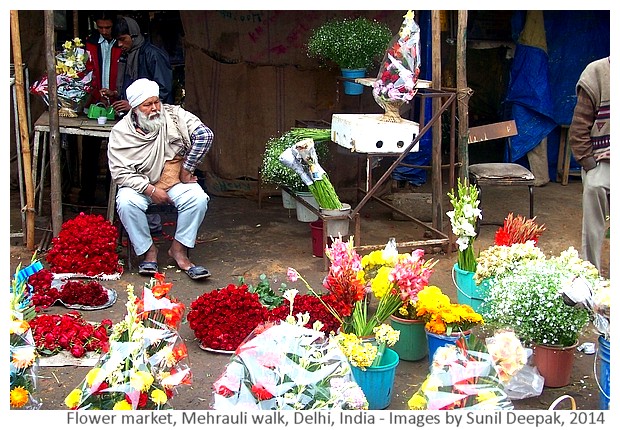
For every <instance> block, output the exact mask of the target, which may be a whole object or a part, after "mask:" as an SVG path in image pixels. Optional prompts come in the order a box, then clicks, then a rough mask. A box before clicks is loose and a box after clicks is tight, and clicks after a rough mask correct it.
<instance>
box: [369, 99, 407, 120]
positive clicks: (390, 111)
mask: <svg viewBox="0 0 620 430" xmlns="http://www.w3.org/2000/svg"><path fill="white" fill-rule="evenodd" d="M375 101H376V102H377V104H378V105H379V106H381V108H382V109H383V110H384V111H385V112H384V113H383V115H382V116H381V118H379V121H383V122H401V121H402V120H403V118H402V117H401V116H400V107H401V106H402V105H403V104H404V103H405V102H404V101H403V100H390V101H387V100H382V99H380V98H375Z"/></svg>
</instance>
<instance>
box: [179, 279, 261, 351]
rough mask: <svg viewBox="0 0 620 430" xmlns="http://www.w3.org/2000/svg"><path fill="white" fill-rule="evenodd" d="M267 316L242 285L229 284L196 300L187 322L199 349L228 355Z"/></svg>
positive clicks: (257, 300) (256, 296) (246, 287)
mask: <svg viewBox="0 0 620 430" xmlns="http://www.w3.org/2000/svg"><path fill="white" fill-rule="evenodd" d="M267 316H268V309H267V308H266V307H265V306H263V304H262V303H261V302H260V300H259V296H258V294H256V293H251V292H250V291H248V286H247V285H245V284H243V285H235V284H229V285H227V286H226V287H224V288H221V289H217V290H213V291H209V292H207V293H204V294H202V295H200V296H199V297H198V298H196V300H194V301H193V302H192V303H191V305H190V310H189V312H188V314H187V321H188V322H189V327H190V328H191V329H192V330H193V331H194V335H195V336H196V339H198V341H199V342H200V347H201V348H202V349H205V350H208V351H215V352H227V353H232V352H234V351H235V350H236V349H237V347H238V346H239V345H240V344H241V342H243V340H244V339H245V338H246V337H248V336H249V335H250V333H251V332H252V330H254V329H255V328H256V326H257V325H259V324H260V323H262V322H264V321H266V320H267Z"/></svg>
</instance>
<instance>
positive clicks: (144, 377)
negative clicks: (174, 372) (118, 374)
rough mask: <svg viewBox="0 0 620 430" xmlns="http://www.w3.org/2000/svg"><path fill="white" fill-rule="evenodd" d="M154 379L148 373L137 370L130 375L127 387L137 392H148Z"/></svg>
mask: <svg viewBox="0 0 620 430" xmlns="http://www.w3.org/2000/svg"><path fill="white" fill-rule="evenodd" d="M154 379H155V378H153V375H151V373H150V372H145V371H144V370H137V371H136V372H135V373H134V374H133V375H131V379H130V381H129V385H131V387H132V388H135V389H136V390H138V391H148V389H149V388H151V384H152V383H153V381H154Z"/></svg>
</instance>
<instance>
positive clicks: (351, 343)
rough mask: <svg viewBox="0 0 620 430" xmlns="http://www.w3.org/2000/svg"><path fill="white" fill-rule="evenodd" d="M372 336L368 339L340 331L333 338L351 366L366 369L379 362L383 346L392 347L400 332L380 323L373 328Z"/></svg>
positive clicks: (382, 353)
mask: <svg viewBox="0 0 620 430" xmlns="http://www.w3.org/2000/svg"><path fill="white" fill-rule="evenodd" d="M372 336H373V337H372V338H370V339H365V338H362V337H358V336H357V335H355V334H354V333H342V332H341V333H338V334H337V335H336V336H335V337H334V340H335V341H336V342H338V345H340V349H342V352H344V355H345V356H346V357H347V359H348V360H349V363H351V365H352V366H354V367H357V368H358V369H361V370H366V369H367V368H369V367H373V366H379V365H380V364H381V361H382V359H383V355H384V354H385V348H386V347H388V346H389V347H392V346H394V344H396V342H398V338H399V336H400V332H399V331H398V330H394V329H393V328H392V327H390V326H389V325H387V324H381V325H379V326H377V327H375V328H373V330H372Z"/></svg>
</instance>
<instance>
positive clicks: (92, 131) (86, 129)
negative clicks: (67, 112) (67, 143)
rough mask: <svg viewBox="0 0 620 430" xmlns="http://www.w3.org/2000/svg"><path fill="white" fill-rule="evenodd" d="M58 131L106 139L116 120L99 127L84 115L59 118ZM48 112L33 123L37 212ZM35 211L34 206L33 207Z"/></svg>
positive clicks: (41, 184)
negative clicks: (39, 173)
mask: <svg viewBox="0 0 620 430" xmlns="http://www.w3.org/2000/svg"><path fill="white" fill-rule="evenodd" d="M58 122H59V131H60V133H65V134H73V135H77V136H95V137H101V138H104V139H107V138H108V137H109V136H110V131H112V127H114V125H115V124H116V123H117V122H118V121H116V120H108V122H106V123H105V124H104V125H99V124H98V123H97V120H96V119H90V118H88V117H87V116H86V115H79V116H77V117H75V118H66V117H59V118H58ZM49 132H50V122H49V112H43V114H41V116H40V117H39V118H38V119H37V120H36V122H35V123H34V149H33V158H32V183H33V185H34V187H35V201H36V196H37V192H38V193H39V205H38V210H39V211H40V210H41V207H42V206H43V184H44V181H45V175H46V170H47V165H46V164H45V159H46V155H47V148H48V147H49ZM39 151H42V156H41V160H42V163H43V165H42V166H41V178H40V179H39V182H38V183H37V172H38V163H39ZM110 207H112V211H113V210H114V205H110V202H108V214H107V215H108V219H109V220H112V219H113V216H114V213H113V212H112V213H110ZM35 210H36V205H35Z"/></svg>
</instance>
